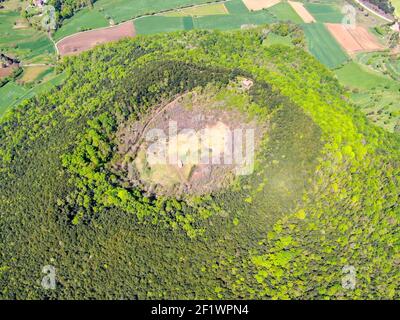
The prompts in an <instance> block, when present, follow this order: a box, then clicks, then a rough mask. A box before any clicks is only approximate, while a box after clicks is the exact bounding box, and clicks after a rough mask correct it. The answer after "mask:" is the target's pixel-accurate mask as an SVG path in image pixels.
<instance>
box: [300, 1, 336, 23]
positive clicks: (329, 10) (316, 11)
mask: <svg viewBox="0 0 400 320" xmlns="http://www.w3.org/2000/svg"><path fill="white" fill-rule="evenodd" d="M305 8H306V9H307V10H308V12H309V13H310V14H311V15H312V16H313V17H314V18H315V20H316V21H317V22H324V23H326V22H330V23H341V22H342V20H343V17H344V16H343V14H342V13H341V12H340V10H339V9H338V8H337V7H336V6H334V5H330V4H317V3H306V4H305Z"/></svg>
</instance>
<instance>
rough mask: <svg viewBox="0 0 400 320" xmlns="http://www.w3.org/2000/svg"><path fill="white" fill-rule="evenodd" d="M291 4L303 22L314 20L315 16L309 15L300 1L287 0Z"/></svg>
mask: <svg viewBox="0 0 400 320" xmlns="http://www.w3.org/2000/svg"><path fill="white" fill-rule="evenodd" d="M288 2H289V4H290V5H291V6H292V8H293V9H294V11H296V13H297V14H298V15H299V16H300V17H301V18H302V19H303V21H304V22H305V23H313V22H316V20H315V18H314V17H313V16H312V15H311V13H310V12H308V10H307V9H306V8H305V7H304V5H303V4H302V3H301V2H296V1H288Z"/></svg>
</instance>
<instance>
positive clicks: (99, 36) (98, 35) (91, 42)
mask: <svg viewBox="0 0 400 320" xmlns="http://www.w3.org/2000/svg"><path fill="white" fill-rule="evenodd" d="M135 34H136V31H135V28H134V26H133V22H132V21H127V22H124V23H120V24H119V25H116V26H112V27H108V28H100V29H96V30H89V31H85V32H80V33H77V34H74V35H71V36H69V37H66V38H64V39H62V40H60V41H59V42H57V48H58V52H59V54H60V55H61V56H65V55H71V54H78V53H80V52H82V51H87V50H89V49H91V48H94V47H95V46H96V45H99V44H102V43H108V42H112V41H118V40H120V39H122V38H126V37H134V36H135Z"/></svg>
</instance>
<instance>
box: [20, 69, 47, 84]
mask: <svg viewBox="0 0 400 320" xmlns="http://www.w3.org/2000/svg"><path fill="white" fill-rule="evenodd" d="M48 68H49V67H48V66H34V67H25V68H24V73H23V75H22V78H21V79H20V80H18V82H20V83H29V82H33V81H35V80H36V79H37V78H38V77H39V75H40V74H41V73H42V72H44V71H45V70H46V69H48Z"/></svg>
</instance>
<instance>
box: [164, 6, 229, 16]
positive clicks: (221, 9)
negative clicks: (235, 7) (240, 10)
mask: <svg viewBox="0 0 400 320" xmlns="http://www.w3.org/2000/svg"><path fill="white" fill-rule="evenodd" d="M228 13H229V12H228V10H227V8H226V7H225V4H224V3H212V4H205V5H202V6H198V7H191V8H184V9H178V10H176V11H171V12H167V13H164V14H163V15H164V16H166V17H182V16H183V17H185V16H211V15H216V14H228Z"/></svg>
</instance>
